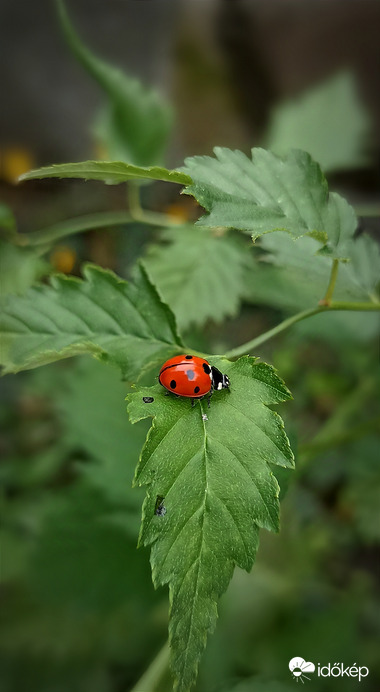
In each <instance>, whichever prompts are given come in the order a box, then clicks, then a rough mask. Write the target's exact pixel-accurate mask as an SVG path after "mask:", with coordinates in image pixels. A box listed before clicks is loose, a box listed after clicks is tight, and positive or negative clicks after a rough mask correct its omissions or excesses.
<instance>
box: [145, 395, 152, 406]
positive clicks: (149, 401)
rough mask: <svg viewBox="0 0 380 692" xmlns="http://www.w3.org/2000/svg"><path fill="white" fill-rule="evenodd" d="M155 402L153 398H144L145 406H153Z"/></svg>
mask: <svg viewBox="0 0 380 692" xmlns="http://www.w3.org/2000/svg"><path fill="white" fill-rule="evenodd" d="M153 401H154V397H153V396H143V402H144V404H153Z"/></svg>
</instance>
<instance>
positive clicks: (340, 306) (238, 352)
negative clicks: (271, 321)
mask: <svg viewBox="0 0 380 692" xmlns="http://www.w3.org/2000/svg"><path fill="white" fill-rule="evenodd" d="M330 310H355V311H357V310H360V311H374V310H377V311H380V304H379V303H350V302H343V301H336V302H332V303H330V305H319V306H318V307H317V308H312V309H311V310H303V311H302V312H297V314H296V315H293V316H292V317H288V318H287V319H286V320H284V321H283V322H280V324H278V325H277V326H276V327H273V328H272V329H269V330H268V331H267V332H264V334H260V336H256V337H255V338H254V339H252V340H251V341H247V343H245V344H242V345H241V346H237V347H236V348H233V349H231V350H230V351H227V353H226V354H225V356H226V357H227V358H237V357H238V356H242V355H244V354H245V353H249V352H250V351H252V350H253V349H255V348H257V346H260V345H261V344H264V343H265V342H266V341H269V339H272V338H273V337H274V336H277V334H280V333H281V332H283V331H284V330H285V329H288V327H291V326H292V325H293V324H295V323H296V322H300V321H301V320H305V319H307V318H308V317H312V316H313V315H317V314H318V313H320V312H329V311H330Z"/></svg>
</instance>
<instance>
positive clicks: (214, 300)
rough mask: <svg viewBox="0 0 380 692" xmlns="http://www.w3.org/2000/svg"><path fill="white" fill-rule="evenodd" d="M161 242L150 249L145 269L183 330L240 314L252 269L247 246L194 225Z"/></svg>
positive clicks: (167, 234) (168, 232) (170, 233)
mask: <svg viewBox="0 0 380 692" xmlns="http://www.w3.org/2000/svg"><path fill="white" fill-rule="evenodd" d="M159 241H160V243H159V244H158V243H157V241H156V242H154V243H152V244H151V245H150V246H149V247H148V250H147V254H146V255H145V257H144V265H145V266H146V267H147V269H148V272H149V274H150V276H151V277H152V279H153V281H154V282H155V284H156V286H157V287H158V289H159V290H160V291H161V292H162V295H163V296H164V298H165V300H166V302H167V303H168V304H169V305H170V306H171V308H172V310H173V312H174V314H175V316H176V320H177V324H178V326H179V327H180V328H181V329H189V328H190V327H191V326H192V325H203V324H205V323H206V322H207V321H208V320H214V321H215V322H221V321H222V320H223V319H225V318H226V317H232V316H234V315H236V314H237V312H238V308H239V304H240V302H241V298H242V295H243V292H244V268H245V266H246V263H247V249H246V247H245V245H244V244H242V243H239V242H238V240H237V239H236V238H232V237H231V236H227V235H222V236H221V235H219V236H218V234H217V233H215V232H214V233H213V232H212V231H210V230H209V229H207V228H206V229H198V228H196V227H194V225H193V226H190V225H183V226H182V227H181V226H179V227H178V228H170V229H166V230H164V231H163V232H161V234H160V237H159ZM169 267H170V271H168V268H169Z"/></svg>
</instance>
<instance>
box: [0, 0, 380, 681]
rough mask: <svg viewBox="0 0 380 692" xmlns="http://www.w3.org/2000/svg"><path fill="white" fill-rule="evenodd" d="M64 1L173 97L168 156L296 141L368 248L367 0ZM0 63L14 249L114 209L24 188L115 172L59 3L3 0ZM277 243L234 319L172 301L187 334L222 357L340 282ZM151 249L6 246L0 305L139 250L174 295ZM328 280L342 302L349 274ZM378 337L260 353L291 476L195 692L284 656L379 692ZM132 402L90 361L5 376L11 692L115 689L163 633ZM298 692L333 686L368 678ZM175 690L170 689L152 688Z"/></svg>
mask: <svg viewBox="0 0 380 692" xmlns="http://www.w3.org/2000/svg"><path fill="white" fill-rule="evenodd" d="M67 9H68V11H69V14H70V18H71V21H72V23H73V25H74V27H75V29H76V31H77V32H78V34H79V36H80V37H81V39H82V41H83V43H84V44H85V45H86V46H87V47H88V48H90V49H91V50H92V51H93V53H94V54H96V55H97V56H98V57H100V58H102V59H103V60H105V61H107V62H108V63H110V64H113V65H115V66H117V67H119V68H121V69H122V70H123V72H124V73H125V74H126V75H127V76H129V77H133V78H137V79H138V80H140V81H141V82H142V83H143V84H144V85H145V86H146V87H147V88H151V87H154V88H156V89H157V90H158V91H159V92H160V93H161V94H162V98H163V99H164V100H165V101H166V102H167V103H168V104H171V106H170V107H171V109H172V111H173V124H172V126H171V130H170V136H169V137H168V139H167V142H166V148H165V153H164V154H163V155H162V159H163V161H164V162H165V165H167V166H168V167H173V168H174V167H179V166H181V165H182V164H183V160H184V158H185V157H186V156H192V155H194V154H208V155H210V154H211V153H212V149H213V147H214V146H215V145H219V146H227V147H230V148H239V149H242V150H243V151H244V152H245V153H247V154H249V151H250V148H251V147H252V146H265V147H268V148H271V149H272V150H274V151H275V152H278V153H283V152H285V151H286V150H287V149H288V148H289V147H292V146H296V147H300V148H303V149H306V150H307V151H309V152H310V153H311V154H312V155H313V157H314V158H315V159H316V160H317V161H319V162H320V164H321V166H322V168H323V170H324V172H325V174H326V176H327V179H328V181H329V185H330V186H331V188H333V189H335V190H337V191H339V192H340V193H341V194H343V195H344V196H346V197H347V199H348V200H349V202H350V203H351V204H353V205H354V207H355V209H356V210H357V213H358V215H359V232H360V233H363V232H366V233H368V234H369V235H371V236H372V237H373V238H375V239H376V238H377V239H379V237H380V226H379V219H378V215H379V214H378V212H379V153H380V93H379V89H378V75H379V70H380V42H379V32H378V27H379V25H380V4H379V2H375V1H372V0H330V2H324V1H323V0H308V2H307V3H306V2H300V1H295V0H292V1H291V0H266V1H265V0H250V1H243V0H240V1H239V0H192V1H190V0H160V2H154V1H153V0H140V1H138V0H134V1H132V0H108V2H107V3H105V2H101V1H100V0H91V2H90V0H76V1H75V2H73V1H71V2H67ZM0 51H1V60H0V81H1V84H2V94H3V98H2V102H1V108H0V203H1V207H0V212H1V213H0V222H1V223H0V225H2V226H3V227H4V228H6V227H7V224H8V226H9V224H10V225H11V226H14V227H17V229H18V231H19V232H20V233H23V234H27V233H32V232H34V231H39V230H41V229H44V228H47V227H51V226H52V225H53V224H57V223H58V222H61V221H65V220H67V219H71V218H74V217H78V216H80V215H85V214H90V213H91V214H93V213H97V212H102V211H119V210H124V209H126V208H127V207H126V193H125V188H124V186H122V185H120V186H106V185H103V184H101V183H96V182H88V183H83V182H81V181H57V180H49V181H42V182H38V181H35V182H29V183H26V184H23V185H16V184H15V183H16V180H17V177H18V176H19V175H20V174H21V173H23V172H24V171H26V170H28V169H30V168H33V167H37V166H41V165H47V164H50V163H61V162H68V161H80V160H86V159H91V158H106V157H107V156H110V157H111V158H123V152H122V151H121V149H120V150H118V145H119V142H116V143H115V139H113V138H112V137H111V135H110V128H108V127H107V122H106V121H105V119H104V103H105V101H106V96H107V95H106V94H105V90H104V88H103V89H102V87H101V86H100V85H99V83H98V82H97V80H96V79H93V78H92V77H91V75H90V74H89V72H88V70H87V71H86V69H84V68H83V64H82V65H81V64H79V62H78V60H77V59H76V58H75V56H74V55H73V53H72V52H70V49H69V47H68V45H67V41H65V38H64V37H63V33H62V30H61V28H60V25H59V22H58V19H57V13H56V10H55V5H54V3H52V2H50V1H49V0H34V2H33V3H28V2H26V1H25V0H24V1H21V0H19V2H17V3H14V2H12V0H2V2H1V5H0ZM115 151H116V152H117V153H118V154H119V156H116V154H115ZM111 154H113V156H111ZM147 163H150V162H149V161H148V162H145V164H144V165H147ZM151 163H156V161H152V162H151ZM178 193H179V188H178V187H177V186H173V185H167V184H166V185H165V184H161V183H156V184H153V185H147V186H144V187H143V188H142V199H143V202H144V206H146V207H147V208H149V209H151V210H154V211H159V212H164V213H166V214H168V215H169V216H172V217H173V218H174V219H178V223H180V222H183V221H190V222H191V221H192V220H195V219H196V218H197V217H198V216H199V214H200V210H199V209H197V208H196V205H195V204H193V203H192V202H191V200H190V198H186V197H180V196H179V194H178ZM236 235H238V234H236ZM276 235H278V234H273V235H271V236H267V238H268V240H266V241H265V244H264V245H263V246H262V249H261V252H262V251H265V252H266V253H268V255H269V261H266V262H262V261H260V258H261V255H260V254H258V255H257V256H256V254H254V253H253V252H251V253H250V252H247V254H249V255H250V254H252V255H253V257H252V263H249V266H248V265H247V266H246V267H245V266H243V267H242V270H241V275H240V279H239V280H240V291H239V300H237V301H235V303H234V304H233V305H231V306H229V307H228V309H226V314H225V315H224V317H225V319H224V321H222V322H217V321H215V320H213V319H206V320H205V321H203V322H202V323H199V322H197V320H196V318H193V319H192V321H190V322H186V320H185V319H184V315H183V312H181V306H180V305H175V304H174V303H173V308H174V309H175V312H176V314H177V318H178V321H179V323H180V325H181V327H182V329H183V330H184V331H185V338H186V343H188V344H191V345H192V346H193V347H194V348H197V349H198V350H202V349H203V350H204V351H205V352H219V353H222V352H223V351H224V350H226V349H227V348H230V347H233V346H234V345H237V344H239V343H242V342H245V341H248V340H249V339H251V338H253V337H254V336H255V335H258V334H260V333H261V332H264V331H266V330H267V329H270V328H271V327H272V326H274V325H275V324H277V323H278V322H280V321H281V320H282V319H283V318H285V317H286V316H287V315H288V314H292V313H295V312H297V311H298V310H301V309H304V308H307V307H312V306H313V305H315V303H316V301H317V300H318V299H319V298H320V297H322V295H323V294H324V290H325V288H326V286H327V281H328V275H329V270H328V267H327V264H326V263H325V259H324V258H321V257H319V258H318V259H316V258H315V255H314V252H315V247H314V245H313V243H314V241H312V239H305V241H306V242H305V245H304V246H302V252H300V253H299V255H298V254H297V252H296V251H295V250H294V247H293V248H292V252H291V253H290V252H289V242H288V241H287V240H286V238H285V239H284V238H282V237H281V238H280V237H279V238H275V236H276ZM271 238H272V239H273V240H271ZM161 240H162V236H161V235H160V232H159V231H158V230H157V228H155V227H152V226H150V225H144V224H141V223H133V224H128V226H126V225H123V224H119V225H118V226H112V227H106V228H97V229H93V230H91V229H90V230H89V231H87V232H86V233H82V234H75V235H72V236H70V237H67V238H63V239H60V240H59V241H57V243H55V244H54V245H53V246H51V247H49V248H44V249H43V251H42V249H41V251H40V252H34V253H29V254H25V253H24V254H22V253H21V250H20V249H19V248H14V246H12V245H6V244H5V242H4V240H1V244H0V250H1V254H0V261H1V282H2V290H3V292H4V293H6V292H7V291H10V292H14V291H16V292H22V291H23V290H26V289H27V287H28V286H29V285H30V283H31V282H32V281H34V280H36V279H38V278H41V279H42V280H46V277H48V275H49V274H50V273H51V272H53V271H61V272H64V273H73V274H76V275H78V276H79V275H80V267H81V264H82V263H83V262H85V261H92V262H96V263H98V264H100V265H101V266H104V267H109V268H111V269H113V270H114V271H116V272H117V273H118V274H120V275H121V276H123V277H126V278H128V277H130V276H131V273H132V272H133V266H134V264H135V262H136V259H138V258H139V257H141V256H142V257H144V259H145V261H146V263H147V266H148V269H149V270H150V271H151V273H152V276H153V277H154V278H155V280H157V283H158V286H159V288H160V289H161V290H162V292H163V294H164V296H165V297H166V298H167V299H168V300H169V302H170V301H171V299H172V300H173V301H174V299H175V294H174V295H173V296H171V295H170V286H166V285H165V275H167V274H168V272H169V271H170V246H169V249H167V248H166V245H167V242H168V239H167V238H166V239H165V238H164V243H163V245H162V243H161ZM169 240H170V238H169ZM236 241H237V242H240V241H241V237H240V236H239V238H236ZM162 247H163V251H162ZM299 247H301V245H300V246H299ZM247 248H248V241H247ZM305 248H306V249H305ZM165 249H166V251H167V253H168V254H165ZM157 252H158V253H160V252H161V255H160V258H159V260H157ZM255 252H256V250H255ZM257 252H258V253H260V248H258V250H257ZM305 253H306V254H305ZM266 257H267V255H266ZM165 262H166V264H165ZM253 267H254V271H253V269H252V268H253ZM339 281H340V283H339V282H338V284H337V290H338V291H339V290H340V291H341V292H343V293H344V291H345V290H346V283H345V282H346V281H347V276H346V274H345V272H344V270H343V269H342V270H341V275H340V279H339ZM194 290H195V291H196V287H195V289H194ZM194 299H196V292H195V296H194ZM378 337H379V320H378V317H377V316H376V313H374V314H373V315H371V314H364V313H335V314H328V315H318V316H316V317H314V318H312V320H310V321H305V322H303V323H300V324H298V325H296V326H295V327H294V328H293V329H292V330H291V331H289V332H285V333H284V334H282V335H281V337H278V338H277V339H276V340H273V341H269V342H267V343H266V344H264V345H263V346H262V347H260V348H259V349H258V352H257V353H256V354H255V355H259V356H260V357H261V358H262V359H263V360H266V361H267V362H270V363H272V364H273V365H274V366H275V367H276V368H278V371H279V374H280V375H281V377H283V378H284V379H285V381H286V383H287V385H288V386H289V388H290V389H291V391H292V393H293V397H294V401H293V402H292V403H290V404H287V405H286V406H284V407H283V408H281V407H279V408H281V410H280V413H281V415H282V416H283V417H284V419H285V424H286V428H287V430H288V432H289V435H290V437H291V442H292V444H293V447H294V450H295V453H296V461H297V469H296V471H295V473H293V474H291V476H288V475H286V476H284V478H283V479H282V482H281V486H282V496H283V497H282V529H281V533H280V534H279V535H278V536H274V535H271V534H269V533H267V532H265V531H262V536H261V545H260V549H259V553H258V557H257V562H256V565H255V567H254V569H253V571H252V573H251V574H246V573H244V572H242V571H241V570H238V569H237V570H236V572H235V576H234V579H233V581H232V583H231V585H230V588H229V590H228V592H227V594H226V595H225V596H224V597H223V598H222V600H221V604H220V618H219V622H218V627H217V630H216V633H215V634H214V635H213V636H211V637H210V639H209V643H208V647H207V649H206V653H205V655H204V657H203V659H202V663H201V666H200V674H199V680H198V683H197V687H196V690H197V691H198V692H206V691H207V692H213V691H215V692H217V691H219V690H220V691H223V692H232V691H233V690H236V692H251V691H252V692H267V691H268V692H289V691H290V690H292V689H294V685H295V681H294V680H292V679H291V675H290V673H289V670H288V662H289V660H290V659H291V658H292V657H294V656H296V655H297V656H298V655H299V656H302V657H303V658H304V659H305V660H311V661H313V662H314V663H317V662H321V664H326V663H328V662H331V664H333V663H335V662H342V663H344V665H345V666H346V665H354V664H358V665H362V666H368V667H369V668H370V675H369V676H368V677H367V678H365V679H363V680H362V681H361V682H360V689H362V690H364V692H367V691H373V692H375V691H376V690H378V689H380V670H379V655H378V651H379V645H380V617H379V615H380V599H379V595H380V594H379V587H380V582H379V576H380V556H379V539H380V518H379V506H380V466H379V464H380V459H379V432H378V430H379V422H380V413H379V402H378V391H379V378H378ZM154 375H155V373H152V374H151V376H150V381H152V378H154ZM148 379H149V378H148ZM127 387H128V384H127V383H123V382H121V381H120V378H119V376H118V373H117V372H116V371H114V370H112V369H109V368H107V367H106V366H105V365H102V364H100V363H97V362H95V361H92V360H90V359H72V360H68V361H63V362H61V363H59V364H56V365H50V366H47V367H44V368H41V369H36V370H33V371H30V372H25V373H20V374H18V375H7V376H6V377H5V378H3V380H2V382H1V396H0V421H1V424H2V431H1V435H0V451H1V456H2V458H3V463H2V467H1V472H0V473H1V480H2V487H3V491H2V525H3V528H2V537H1V552H2V586H1V591H2V597H3V605H2V631H1V634H0V657H1V686H2V689H4V691H5V692H25V690H26V689H27V690H28V692H63V691H64V690H65V691H66V690H68V689H70V692H87V691H88V692H90V691H91V692H127V690H130V689H132V688H133V686H134V685H135V684H136V681H137V680H138V679H139V678H140V676H141V675H142V674H143V672H144V670H145V669H146V668H147V666H148V665H149V664H150V662H151V661H152V660H153V659H154V657H155V656H156V654H157V653H158V652H159V650H160V648H161V647H162V645H163V644H164V642H165V640H166V637H167V621H168V598H167V592H166V590H165V589H161V590H159V591H158V592H155V591H154V590H153V587H152V584H151V577H150V566H149V554H148V551H146V550H139V551H136V541H137V535H138V527H139V520H140V507H141V501H142V497H143V494H141V492H139V490H137V489H134V490H133V491H132V490H131V480H132V477H133V471H134V467H135V464H136V462H137V459H138V455H139V451H140V449H141V446H142V444H143V440H144V437H145V434H146V430H147V428H146V425H145V424H144V423H140V424H138V425H136V426H134V427H132V426H131V425H130V424H129V423H128V420H127V416H126V414H125V405H124V397H125V395H126V393H127ZM307 684H310V688H311V687H313V689H314V690H321V691H322V692H324V691H326V692H330V691H334V690H337V691H339V690H347V689H353V690H354V689H356V685H357V684H358V683H357V681H356V680H349V681H348V682H347V680H341V679H339V678H337V679H334V680H333V681H332V680H331V679H328V678H327V679H326V680H324V679H322V678H318V679H317V678H314V679H313V680H312V682H308V683H307ZM168 689H170V683H169V679H164V680H163V681H162V683H161V687H160V688H157V692H166V691H167V690H168ZM136 692H145V690H143V689H137V690H136Z"/></svg>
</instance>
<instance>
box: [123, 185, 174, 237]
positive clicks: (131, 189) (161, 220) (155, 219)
mask: <svg viewBox="0 0 380 692" xmlns="http://www.w3.org/2000/svg"><path fill="white" fill-rule="evenodd" d="M127 187H128V205H129V211H130V214H131V216H132V219H133V220H134V221H138V222H139V223H146V224H149V225H150V226H164V227H168V226H180V225H181V222H180V221H178V219H174V218H173V217H172V216H169V215H168V214H161V213H160V212H158V211H149V210H147V209H143V207H142V206H141V200H140V187H141V186H140V185H139V183H136V182H134V181H129V182H128V185H127Z"/></svg>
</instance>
